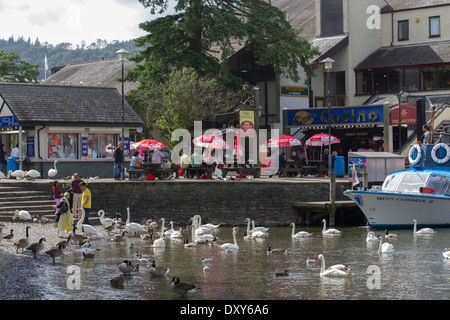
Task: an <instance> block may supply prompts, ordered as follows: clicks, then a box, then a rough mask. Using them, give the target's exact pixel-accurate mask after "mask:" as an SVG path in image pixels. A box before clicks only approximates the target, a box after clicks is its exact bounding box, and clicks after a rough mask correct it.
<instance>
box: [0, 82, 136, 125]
mask: <svg viewBox="0 0 450 320" xmlns="http://www.w3.org/2000/svg"><path fill="white" fill-rule="evenodd" d="M0 95H1V96H2V98H3V99H4V100H5V102H6V104H7V105H8V106H9V108H10V109H11V111H12V112H13V114H14V115H15V117H16V118H17V120H18V121H19V123H20V124H21V125H22V126H35V125H47V126H49V125H53V126H54V125H73V126H98V127H111V126H115V127H117V126H120V125H121V121H122V96H121V94H119V92H118V91H117V90H116V88H104V87H80V86H61V85H59V86H58V85H53V86H52V85H40V84H12V83H0ZM124 110H125V112H124V125H125V127H139V126H142V125H143V121H142V120H141V119H140V118H139V116H138V115H137V114H136V112H135V111H134V110H133V109H132V108H131V106H130V105H129V104H128V103H127V102H126V101H125V100H124Z"/></svg>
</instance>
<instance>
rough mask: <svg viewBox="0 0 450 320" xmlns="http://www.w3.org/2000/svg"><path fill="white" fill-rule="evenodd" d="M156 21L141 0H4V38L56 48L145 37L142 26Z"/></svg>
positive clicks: (0, 3)
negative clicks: (37, 40) (144, 23)
mask: <svg viewBox="0 0 450 320" xmlns="http://www.w3.org/2000/svg"><path fill="white" fill-rule="evenodd" d="M152 18H154V16H152V15H151V14H150V10H149V9H145V8H144V7H143V6H142V4H141V3H140V2H139V1H138V0H14V1H11V0H0V38H1V39H8V38H9V37H10V36H11V35H13V36H14V39H17V38H18V37H19V36H23V37H24V39H25V40H27V39H28V37H30V39H31V41H32V42H34V41H35V40H36V38H38V39H39V41H40V42H41V43H43V42H48V43H50V44H53V45H55V44H58V43H61V42H69V43H72V44H74V45H76V44H80V43H81V41H83V40H84V41H85V42H86V45H89V44H91V43H92V42H95V41H96V40H97V39H102V40H108V41H112V40H120V41H123V40H130V39H134V38H136V37H139V36H141V35H143V34H145V33H144V32H143V31H142V30H141V29H139V23H141V22H144V21H147V20H151V19H152Z"/></svg>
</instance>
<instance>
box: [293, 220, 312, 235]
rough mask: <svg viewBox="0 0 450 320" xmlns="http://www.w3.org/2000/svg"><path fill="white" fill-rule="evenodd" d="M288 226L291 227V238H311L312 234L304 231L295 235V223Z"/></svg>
mask: <svg viewBox="0 0 450 320" xmlns="http://www.w3.org/2000/svg"><path fill="white" fill-rule="evenodd" d="M289 226H291V227H292V234H291V238H306V237H309V236H312V233H309V232H306V231H299V232H297V233H295V223H294V222H291V224H290V225H289Z"/></svg>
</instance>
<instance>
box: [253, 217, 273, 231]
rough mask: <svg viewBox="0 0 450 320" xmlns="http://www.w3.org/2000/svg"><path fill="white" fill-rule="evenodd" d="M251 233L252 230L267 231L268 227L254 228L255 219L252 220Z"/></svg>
mask: <svg viewBox="0 0 450 320" xmlns="http://www.w3.org/2000/svg"><path fill="white" fill-rule="evenodd" d="M252 227H253V228H252V230H251V231H252V233H253V232H255V231H262V232H264V233H267V231H269V228H265V227H256V228H255V220H252Z"/></svg>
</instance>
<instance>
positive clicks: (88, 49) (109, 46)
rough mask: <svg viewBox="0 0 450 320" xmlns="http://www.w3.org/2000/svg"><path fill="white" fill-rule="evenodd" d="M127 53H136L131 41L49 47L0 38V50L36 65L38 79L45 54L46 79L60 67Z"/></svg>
mask: <svg viewBox="0 0 450 320" xmlns="http://www.w3.org/2000/svg"><path fill="white" fill-rule="evenodd" d="M122 48H124V49H126V50H128V51H129V52H130V53H131V55H133V54H135V53H136V52H137V51H138V48H137V47H136V46H135V44H134V41H133V40H129V41H111V42H108V41H106V40H100V39H97V42H95V43H94V42H93V43H91V44H89V45H86V44H85V43H84V42H82V43H81V44H77V45H73V44H71V43H68V42H64V43H60V44H57V45H52V44H49V43H47V42H43V43H41V42H40V41H39V40H38V39H36V40H35V41H31V39H30V38H28V39H27V40H25V39H24V38H23V37H19V38H17V39H14V37H13V36H11V37H10V38H9V39H7V40H4V39H0V50H3V51H5V52H15V53H17V54H19V55H20V56H21V60H25V61H28V62H29V63H31V64H38V65H39V71H40V74H39V76H38V80H42V79H44V74H45V72H44V59H45V55H47V61H48V71H47V77H48V76H50V73H51V68H52V67H56V66H63V65H67V64H72V63H79V62H86V61H95V60H101V59H111V58H116V57H117V56H116V51H117V50H119V49H122Z"/></svg>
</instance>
